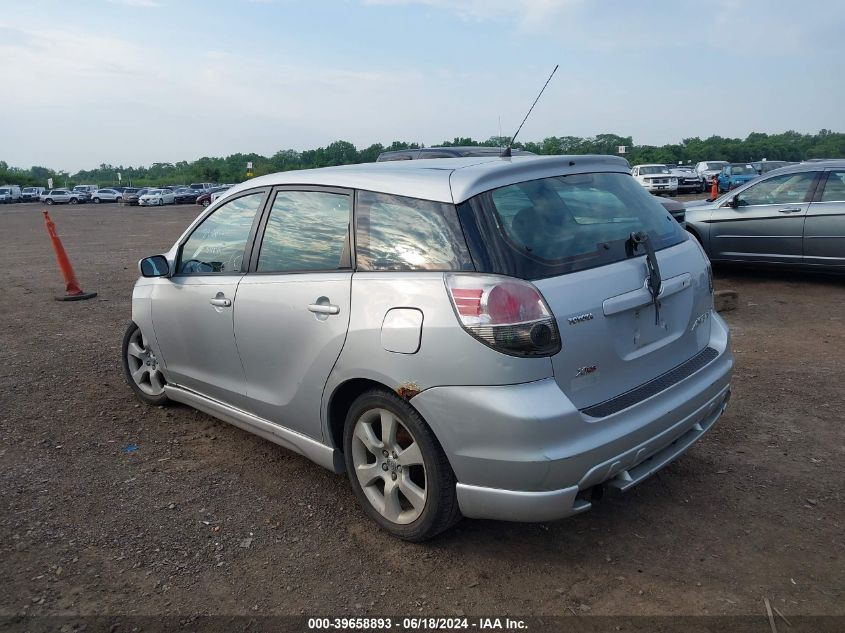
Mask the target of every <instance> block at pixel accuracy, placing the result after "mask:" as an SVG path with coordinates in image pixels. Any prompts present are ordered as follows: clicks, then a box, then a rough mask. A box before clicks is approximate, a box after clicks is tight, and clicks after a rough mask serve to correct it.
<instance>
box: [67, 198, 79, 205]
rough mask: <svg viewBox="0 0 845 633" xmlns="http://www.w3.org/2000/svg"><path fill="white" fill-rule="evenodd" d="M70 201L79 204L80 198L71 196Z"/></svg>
mask: <svg viewBox="0 0 845 633" xmlns="http://www.w3.org/2000/svg"><path fill="white" fill-rule="evenodd" d="M68 202H69V203H70V204H78V203H79V200H77V199H76V198H71V199H70V200H69V201H68Z"/></svg>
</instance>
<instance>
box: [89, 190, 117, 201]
mask: <svg viewBox="0 0 845 633" xmlns="http://www.w3.org/2000/svg"><path fill="white" fill-rule="evenodd" d="M91 199H92V200H93V201H94V203H95V204H99V203H100V202H122V201H123V192H122V191H118V190H117V189H97V190H96V191H95V192H94V193H93V194H91Z"/></svg>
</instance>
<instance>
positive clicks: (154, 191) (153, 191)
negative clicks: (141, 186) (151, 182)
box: [144, 189, 161, 196]
mask: <svg viewBox="0 0 845 633" xmlns="http://www.w3.org/2000/svg"><path fill="white" fill-rule="evenodd" d="M160 193H161V189H150V190H149V191H148V192H147V193H145V194H144V195H146V196H157V195H158V194H160Z"/></svg>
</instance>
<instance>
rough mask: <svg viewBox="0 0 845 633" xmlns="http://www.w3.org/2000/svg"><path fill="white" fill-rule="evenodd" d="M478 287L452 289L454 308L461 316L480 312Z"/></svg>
mask: <svg viewBox="0 0 845 633" xmlns="http://www.w3.org/2000/svg"><path fill="white" fill-rule="evenodd" d="M482 292H483V291H482V290H481V289H480V288H455V289H454V290H453V291H452V300H453V301H454V302H455V308H456V309H457V311H458V314H460V315H461V316H478V315H479V314H481V294H482Z"/></svg>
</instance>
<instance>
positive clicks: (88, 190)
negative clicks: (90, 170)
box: [73, 185, 100, 201]
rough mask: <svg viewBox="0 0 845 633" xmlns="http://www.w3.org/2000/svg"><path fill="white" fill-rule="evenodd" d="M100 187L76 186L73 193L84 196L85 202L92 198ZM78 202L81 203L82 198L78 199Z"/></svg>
mask: <svg viewBox="0 0 845 633" xmlns="http://www.w3.org/2000/svg"><path fill="white" fill-rule="evenodd" d="M99 188H100V187H99V186H98V185H76V186H75V187H74V188H73V191H74V192H75V193H79V194H84V196H83V197H84V198H85V200H90V199H91V198H93V197H94V192H95V191H97V189H99ZM80 201H82V197H80Z"/></svg>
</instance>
